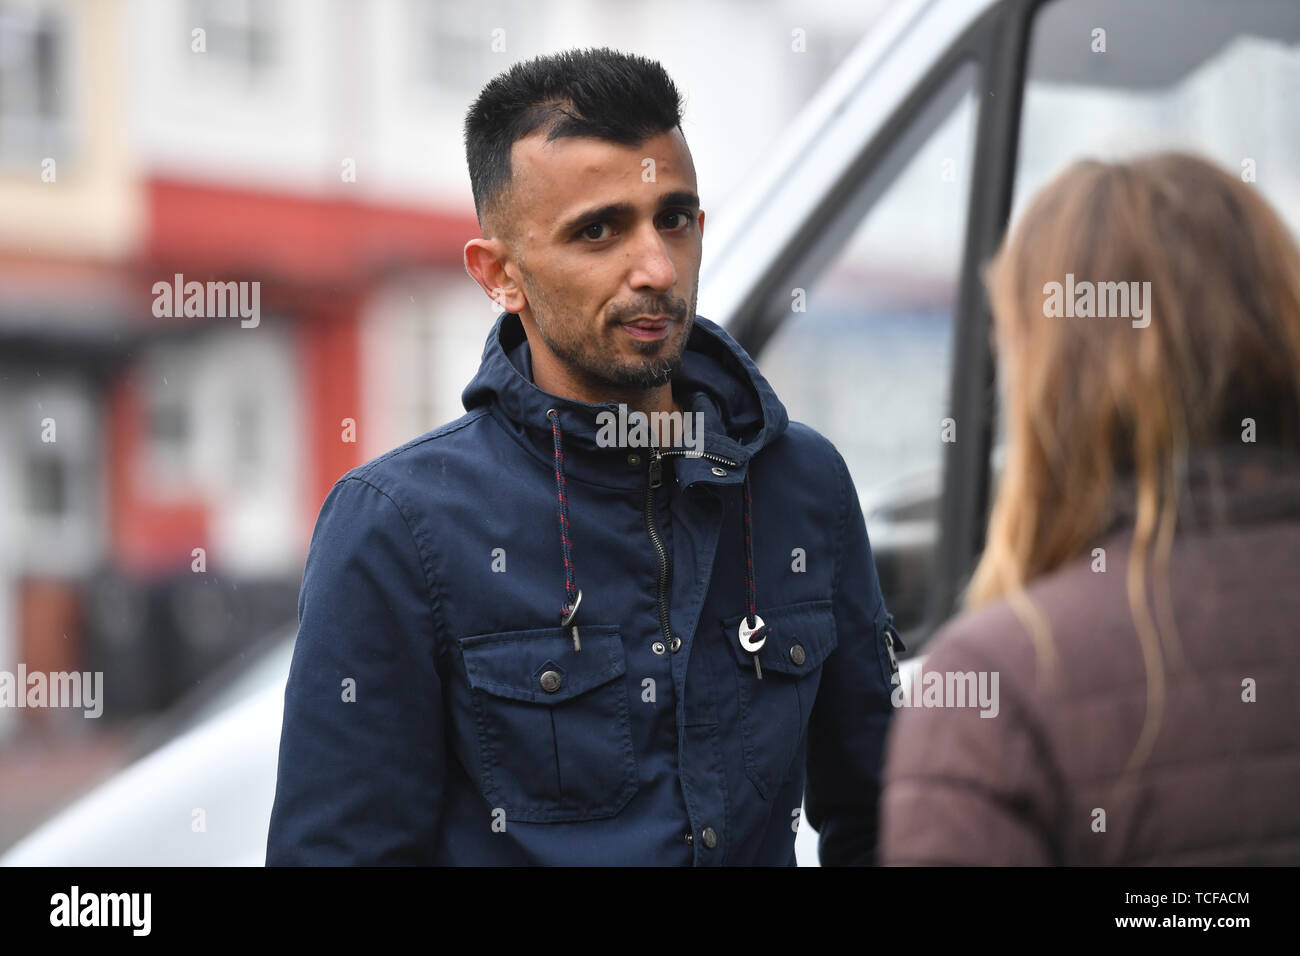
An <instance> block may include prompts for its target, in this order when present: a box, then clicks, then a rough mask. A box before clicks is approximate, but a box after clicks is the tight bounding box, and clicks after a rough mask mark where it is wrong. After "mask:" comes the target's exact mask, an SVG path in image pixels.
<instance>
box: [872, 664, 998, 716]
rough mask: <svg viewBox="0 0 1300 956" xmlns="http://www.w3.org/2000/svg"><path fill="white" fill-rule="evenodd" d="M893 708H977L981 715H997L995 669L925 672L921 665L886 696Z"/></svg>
mask: <svg viewBox="0 0 1300 956" xmlns="http://www.w3.org/2000/svg"><path fill="white" fill-rule="evenodd" d="M889 699H890V701H891V702H892V703H893V705H894V706H895V707H978V708H979V710H980V716H981V717H996V716H997V715H998V710H999V709H1000V708H999V705H998V672H997V671H927V670H925V669H924V668H923V667H921V666H920V665H918V666H917V667H916V669H915V670H913V671H912V674H911V680H902V679H901V678H900V680H899V682H898V683H897V684H896V685H895V686H894V690H893V692H892V693H891V694H890V695H889Z"/></svg>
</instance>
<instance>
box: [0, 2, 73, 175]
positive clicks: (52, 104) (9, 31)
mask: <svg viewBox="0 0 1300 956" xmlns="http://www.w3.org/2000/svg"><path fill="white" fill-rule="evenodd" d="M66 48H67V28H66V24H65V23H64V22H63V21H62V20H61V18H59V17H57V16H56V15H55V14H54V12H53V11H50V10H41V9H39V8H30V9H21V10H20V9H14V8H12V7H8V6H0V160H4V161H6V162H22V163H26V162H30V161H32V160H33V159H39V158H41V157H45V156H65V155H66V154H67V148H68V145H69V140H70V137H69V135H68V110H67V107H66V103H65V99H64V96H65V91H66V90H67V88H68V84H69V78H68V76H67V73H68V70H67V66H66V62H65V59H66Z"/></svg>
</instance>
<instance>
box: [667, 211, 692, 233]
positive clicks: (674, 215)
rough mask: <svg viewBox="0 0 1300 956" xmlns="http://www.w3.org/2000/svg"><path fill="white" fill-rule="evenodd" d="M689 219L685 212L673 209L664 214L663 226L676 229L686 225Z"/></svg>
mask: <svg viewBox="0 0 1300 956" xmlns="http://www.w3.org/2000/svg"><path fill="white" fill-rule="evenodd" d="M689 219H690V217H689V216H687V215H686V213H685V212H683V211H682V210H680V209H674V210H672V211H671V212H668V213H665V214H664V226H666V227H667V228H669V229H678V228H680V227H682V226H684V225H686V222H687V221H688V220H689Z"/></svg>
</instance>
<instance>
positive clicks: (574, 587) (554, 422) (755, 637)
mask: <svg viewBox="0 0 1300 956" xmlns="http://www.w3.org/2000/svg"><path fill="white" fill-rule="evenodd" d="M546 418H547V420H548V421H550V423H551V440H552V443H553V446H554V449H555V497H556V501H557V502H558V505H559V508H558V511H559V518H560V556H561V558H562V559H563V561H564V606H563V607H562V608H561V609H560V627H571V628H572V633H573V649H574V650H575V651H581V650H582V641H581V640H580V639H579V636H578V626H577V625H576V624H574V623H573V621H574V618H575V617H576V616H577V614H578V605H579V604H581V603H582V590H581V588H579V587H578V584H577V576H576V574H575V572H574V568H573V541H572V540H571V539H570V537H569V492H568V486H567V484H566V482H565V478H564V450H563V447H562V438H563V435H562V433H561V431H560V414H559V412H557V411H556V410H555V409H553V408H551V409H547V411H546ZM743 501H744V509H743V510H744V520H745V616H744V617H743V618H742V619H741V621H740V632H739V637H740V646H741V647H743V648H744V649H745V650H746V651H748V652H749V653H750V654H753V655H754V673H755V674H756V675H757V677H758V679H759V680H762V679H763V667H762V665H761V664H760V663H759V661H758V652H759V651H760V650H762V648H763V645H764V644H766V643H767V625H766V624H764V623H763V619H762V618H761V617H759V616H758V608H757V600H756V594H757V586H756V584H755V582H754V516H753V508H754V503H753V496H752V495H751V493H750V485H749V472H748V471H746V472H745V485H744V489H743Z"/></svg>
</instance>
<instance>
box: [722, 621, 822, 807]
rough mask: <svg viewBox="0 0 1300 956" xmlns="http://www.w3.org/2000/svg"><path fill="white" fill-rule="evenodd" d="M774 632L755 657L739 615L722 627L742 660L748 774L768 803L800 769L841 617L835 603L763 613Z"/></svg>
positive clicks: (741, 699)
mask: <svg viewBox="0 0 1300 956" xmlns="http://www.w3.org/2000/svg"><path fill="white" fill-rule="evenodd" d="M758 615H759V617H761V618H762V619H763V623H764V624H766V625H767V627H768V634H767V641H766V642H765V643H764V644H763V647H762V648H761V649H760V650H759V652H758V661H759V664H760V666H761V667H762V669H763V679H762V680H759V679H758V675H757V674H756V673H755V670H754V655H753V654H751V653H749V652H748V651H746V650H745V649H744V648H743V647H741V646H740V641H739V639H738V638H737V636H736V631H737V629H738V628H739V626H740V621H741V618H740V617H739V616H737V617H734V618H728V619H726V620H724V621H723V622H722V631H723V637H724V639H725V640H726V641H727V643H728V644H729V645H730V646H731V648H732V651H733V652H734V654H735V659H736V664H737V667H736V686H737V700H738V703H739V707H740V730H741V739H742V741H743V750H744V757H745V773H746V775H747V776H748V777H749V779H750V781H751V782H752V783H753V784H754V786H755V787H756V788H757V789H758V792H759V794H760V795H761V796H762V797H763V799H765V800H766V799H770V798H771V797H772V796H773V795H774V794H775V793H776V791H777V789H778V788H779V787H780V786H781V784H782V783H784V782H785V780H786V779H787V778H788V777H789V775H790V773H791V771H792V770H793V769H794V761H795V758H796V756H797V755H798V754H799V753H800V752H801V750H802V747H803V743H804V739H805V737H806V736H807V733H808V720H809V718H810V717H811V716H812V708H813V701H814V700H816V697H817V688H818V686H820V684H821V672H822V663H823V662H824V661H825V660H826V658H827V656H829V654H830V653H831V651H833V650H835V647H836V645H837V638H836V634H835V615H834V614H833V613H832V611H831V602H830V601H809V602H805V603H803V604H787V605H783V606H780V607H773V608H759V609H758Z"/></svg>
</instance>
